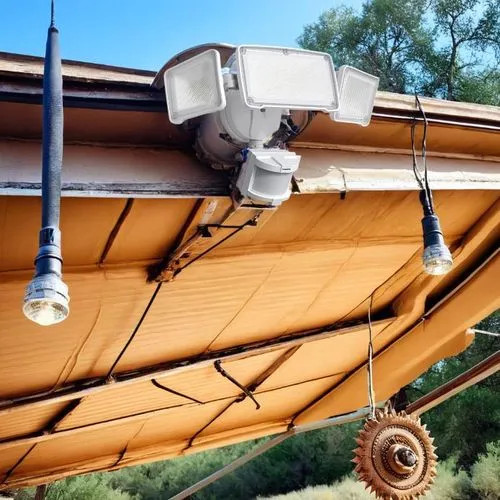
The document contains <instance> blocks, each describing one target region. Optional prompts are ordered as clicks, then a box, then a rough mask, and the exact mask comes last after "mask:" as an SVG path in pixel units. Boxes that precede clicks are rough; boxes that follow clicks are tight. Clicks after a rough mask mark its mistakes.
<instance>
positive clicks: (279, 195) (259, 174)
mask: <svg viewBox="0 0 500 500" xmlns="http://www.w3.org/2000/svg"><path fill="white" fill-rule="evenodd" d="M299 163H300V156H298V155H296V154H295V153H292V152H290V151H287V150H285V149H250V150H248V153H247V158H246V161H245V162H244V163H243V165H242V166H241V172H240V174H239V176H238V179H237V181H236V187H237V188H238V190H239V192H240V193H241V195H242V196H244V197H245V198H250V199H251V200H254V201H257V202H261V203H263V204H265V205H271V206H277V205H280V204H281V203H282V202H283V201H285V200H288V198H289V197H290V181H291V179H292V175H293V173H294V172H295V171H296V170H297V169H298V168H299Z"/></svg>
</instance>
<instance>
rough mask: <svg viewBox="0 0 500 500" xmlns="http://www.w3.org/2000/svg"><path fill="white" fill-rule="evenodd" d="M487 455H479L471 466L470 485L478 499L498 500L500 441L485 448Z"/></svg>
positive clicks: (499, 490)
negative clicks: (476, 493)
mask: <svg viewBox="0 0 500 500" xmlns="http://www.w3.org/2000/svg"><path fill="white" fill-rule="evenodd" d="M486 450H487V453H486V454H485V455H480V456H479V459H478V460H477V462H476V463H475V464H474V465H473V466H472V470H471V473H472V484H473V486H474V489H475V490H476V491H477V492H478V494H479V496H480V498H483V499H485V500H486V499H487V500H498V499H500V441H497V442H496V443H490V444H488V445H487V446H486Z"/></svg>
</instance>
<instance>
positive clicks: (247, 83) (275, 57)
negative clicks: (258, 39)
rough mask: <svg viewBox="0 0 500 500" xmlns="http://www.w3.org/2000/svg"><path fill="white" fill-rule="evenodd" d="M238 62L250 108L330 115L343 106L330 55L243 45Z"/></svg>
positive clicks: (241, 81)
mask: <svg viewBox="0 0 500 500" xmlns="http://www.w3.org/2000/svg"><path fill="white" fill-rule="evenodd" d="M236 59H237V72H238V83H239V85H240V89H241V92H242V95H243V100H244V101H245V104H246V105H247V106H248V107H249V108H254V109H262V108H283V109H307V110H310V111H324V112H326V113H329V112H331V111H334V110H336V109H337V108H338V106H339V96H338V87H337V78H336V75H335V69H334V66H333V62H332V58H331V56H330V55H329V54H326V53H324V52H315V51H311V50H302V49H289V48H282V47H266V46H252V45H240V46H239V47H238V48H237V49H236Z"/></svg>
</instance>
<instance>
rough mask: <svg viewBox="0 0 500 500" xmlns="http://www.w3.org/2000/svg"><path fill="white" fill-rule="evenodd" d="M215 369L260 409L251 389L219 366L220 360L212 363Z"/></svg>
mask: <svg viewBox="0 0 500 500" xmlns="http://www.w3.org/2000/svg"><path fill="white" fill-rule="evenodd" d="M214 366H215V369H216V370H217V371H218V372H219V373H220V374H221V375H222V376H223V377H225V378H227V379H228V380H229V381H231V382H232V383H233V384H234V385H235V386H236V387H238V388H239V389H240V390H242V391H243V392H244V394H245V395H246V396H248V397H249V398H250V399H251V400H252V401H253V402H254V404H255V407H256V409H257V410H260V403H259V402H258V401H257V400H256V399H255V396H254V395H253V394H252V391H250V390H249V389H247V388H246V387H245V386H244V385H242V384H240V383H239V382H238V381H237V380H236V379H235V378H234V377H232V376H231V375H229V373H227V371H226V370H224V368H222V366H221V361H220V359H218V360H217V361H215V363H214Z"/></svg>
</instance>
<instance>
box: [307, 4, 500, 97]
mask: <svg viewBox="0 0 500 500" xmlns="http://www.w3.org/2000/svg"><path fill="white" fill-rule="evenodd" d="M297 41H298V43H299V45H300V46H301V47H303V48H306V49H310V50H321V51H326V52H328V53H330V54H331V55H332V58H333V60H334V62H335V64H336V65H337V66H339V65H342V64H350V65H353V66H356V67H358V68H359V69H362V70H364V71H367V72H369V73H372V74H374V75H377V76H378V77H379V78H380V89H381V90H389V91H391V92H400V93H412V92H414V91H417V92H420V93H423V94H425V95H429V96H434V97H441V98H446V99H450V100H462V101H471V102H481V103H485V104H493V105H500V72H499V71H498V69H497V68H498V64H499V62H500V8H499V6H498V0H413V1H412V0H403V1H400V2H394V1H392V0H368V1H367V2H366V3H365V4H364V5H363V7H362V9H361V11H360V12H356V11H354V10H353V9H348V8H346V7H337V8H332V9H329V10H327V11H326V12H324V13H323V14H322V15H321V16H320V18H319V20H318V21H317V22H316V23H313V24H309V25H306V26H305V27H304V30H303V33H302V34H301V35H300V36H299V38H298V39H297Z"/></svg>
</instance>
